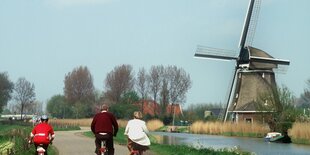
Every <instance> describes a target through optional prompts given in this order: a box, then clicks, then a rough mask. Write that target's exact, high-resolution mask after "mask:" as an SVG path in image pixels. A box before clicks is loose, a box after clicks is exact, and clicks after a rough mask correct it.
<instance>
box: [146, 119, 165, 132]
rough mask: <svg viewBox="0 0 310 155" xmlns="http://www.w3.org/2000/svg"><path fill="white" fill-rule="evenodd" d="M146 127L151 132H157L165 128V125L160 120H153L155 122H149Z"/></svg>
mask: <svg viewBox="0 0 310 155" xmlns="http://www.w3.org/2000/svg"><path fill="white" fill-rule="evenodd" d="M146 126H147V128H148V130H149V131H155V130H157V129H159V128H161V127H163V126H164V123H163V122H162V121H161V120H159V119H153V120H149V121H148V122H147V123H146Z"/></svg>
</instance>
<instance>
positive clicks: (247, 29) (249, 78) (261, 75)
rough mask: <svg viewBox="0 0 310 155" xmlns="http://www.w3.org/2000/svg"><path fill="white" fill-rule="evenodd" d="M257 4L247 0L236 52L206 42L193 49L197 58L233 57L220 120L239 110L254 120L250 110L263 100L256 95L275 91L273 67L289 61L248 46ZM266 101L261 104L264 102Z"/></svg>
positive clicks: (256, 14)
mask: <svg viewBox="0 0 310 155" xmlns="http://www.w3.org/2000/svg"><path fill="white" fill-rule="evenodd" d="M259 6H260V0H250V3H249V7H248V11H247V15H246V19H245V23H244V26H243V31H242V34H241V38H240V43H239V48H240V51H239V54H238V56H229V55H227V54H225V53H224V52H225V51H223V50H221V49H215V48H209V47H205V46H198V48H197V51H196V53H195V57H200V58H209V59H210V58H211V59H224V60H235V61H236V67H235V70H234V76H233V80H232V83H231V87H230V91H229V97H228V99H227V105H226V108H225V113H224V116H223V118H222V119H223V121H226V119H227V116H228V114H235V115H234V116H235V117H234V118H235V119H236V116H238V114H241V115H244V117H242V118H241V119H242V120H246V121H253V117H252V116H253V114H256V113H259V110H258V109H257V107H260V106H261V105H258V104H262V102H258V101H257V99H258V98H259V97H260V95H262V94H270V93H274V90H275V88H276V81H275V73H274V71H273V69H275V68H278V66H279V65H289V63H290V62H289V61H288V60H282V59H276V58H273V57H272V56H271V55H269V54H268V53H266V52H265V51H263V50H260V49H258V48H254V47H252V46H250V43H251V41H252V38H253V35H254V29H255V26H256V21H257V18H258V12H259ZM266 102H267V100H266ZM266 102H264V104H267V103H266ZM271 109H272V108H271ZM236 114H237V115H236Z"/></svg>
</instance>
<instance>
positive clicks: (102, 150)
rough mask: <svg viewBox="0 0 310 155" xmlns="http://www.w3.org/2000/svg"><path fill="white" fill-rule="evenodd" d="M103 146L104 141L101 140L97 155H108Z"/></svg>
mask: <svg viewBox="0 0 310 155" xmlns="http://www.w3.org/2000/svg"><path fill="white" fill-rule="evenodd" d="M105 144H106V142H105V140H101V146H100V148H99V153H100V154H101V155H107V154H108V150H107V148H106V146H105Z"/></svg>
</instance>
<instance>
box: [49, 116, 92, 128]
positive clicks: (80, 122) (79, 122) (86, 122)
mask: <svg viewBox="0 0 310 155" xmlns="http://www.w3.org/2000/svg"><path fill="white" fill-rule="evenodd" d="M91 121H92V119H91V118H84V119H50V120H49V123H51V124H54V125H58V126H66V125H67V126H90V124H91Z"/></svg>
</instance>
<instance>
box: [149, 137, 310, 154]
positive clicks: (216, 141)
mask: <svg viewBox="0 0 310 155" xmlns="http://www.w3.org/2000/svg"><path fill="white" fill-rule="evenodd" d="M152 135H154V136H155V138H156V139H157V140H158V142H159V143H161V144H169V145H181V144H184V145H188V146H192V147H196V148H209V147H212V148H214V149H219V148H231V147H236V146H238V147H240V148H241V149H242V150H244V151H248V152H254V153H255V154H258V155H269V154H272V155H309V154H310V146H308V145H297V144H281V143H268V142H264V140H263V139H262V138H239V137H225V136H212V135H198V134H185V133H169V132H152Z"/></svg>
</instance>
